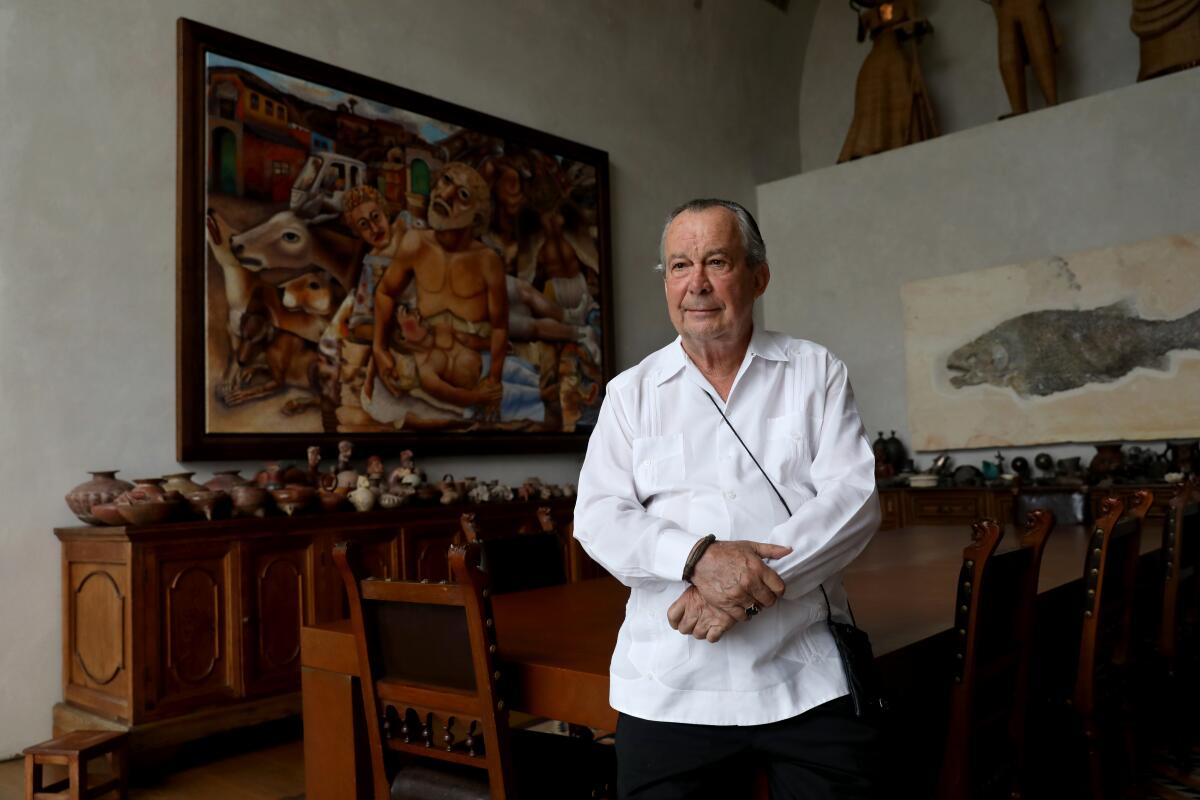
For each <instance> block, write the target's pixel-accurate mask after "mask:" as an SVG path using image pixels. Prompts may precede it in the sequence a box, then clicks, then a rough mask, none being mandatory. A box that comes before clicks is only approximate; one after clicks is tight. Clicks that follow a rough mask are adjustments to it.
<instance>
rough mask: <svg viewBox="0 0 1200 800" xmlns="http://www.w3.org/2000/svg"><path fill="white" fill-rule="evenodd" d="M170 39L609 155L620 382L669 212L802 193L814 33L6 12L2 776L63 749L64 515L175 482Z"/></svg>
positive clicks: (576, 22) (1, 72)
mask: <svg viewBox="0 0 1200 800" xmlns="http://www.w3.org/2000/svg"><path fill="white" fill-rule="evenodd" d="M179 16H186V17H189V18H192V19H196V20H198V21H200V22H204V23H207V24H210V25H214V26H216V27H219V28H224V29H227V30H231V31H234V32H236V33H239V34H242V35H244V36H248V37H250V38H253V39H258V40H260V41H264V42H267V43H270V44H273V45H277V46H280V47H283V48H286V49H289V50H293V51H296V52H300V53H303V54H305V55H308V56H311V57H313V58H316V59H318V60H321V61H325V62H329V63H333V64H337V65H338V66H341V67H345V68H348V69H351V70H354V71H357V72H361V73H364V74H366V75H370V76H373V77H376V78H380V79H382V80H385V81H389V82H392V83H396V84H399V85H402V86H406V87H408V88H411V89H415V90H417V91H420V92H425V93H427V94H433V95H436V96H439V97H443V98H446V99H448V100H451V101H453V102H456V103H459V104H462V105H465V106H468V107H471V108H475V109H479V110H481V111H485V112H488V113H491V114H495V115H497V116H500V117H504V118H508V119H512V120H514V121H517V122H520V123H523V124H526V125H529V126H532V127H534V128H538V129H542V130H545V131H549V132H551V133H554V134H557V135H560V136H564V137H567V138H570V139H575V140H578V141H581V142H584V143H586V144H589V145H592V146H594V147H598V148H601V149H604V150H607V151H608V152H609V154H610V158H611V179H612V211H613V214H612V218H613V231H612V233H613V253H614V264H613V267H614V270H615V277H614V281H613V284H614V290H615V296H614V297H613V303H614V310H615V314H614V322H615V330H616V352H617V366H618V367H619V368H623V367H626V366H629V365H631V364H632V363H634V362H636V361H637V360H639V359H640V358H641V357H642V356H643V355H645V354H646V353H648V352H650V351H651V350H653V349H655V348H657V347H659V346H661V344H662V343H663V342H664V341H666V340H667V339H668V338H669V337H670V335H672V334H671V329H670V327H669V324H668V322H667V320H666V315H665V314H664V313H663V310H662V306H661V304H662V300H661V295H660V294H659V292H660V291H661V289H660V288H659V278H658V277H657V276H656V275H654V274H653V273H652V272H651V271H650V265H651V264H653V263H654V262H655V261H656V260H657V257H656V255H655V248H656V247H657V243H658V226H659V221H660V220H661V219H662V217H663V215H664V214H665V212H666V211H667V210H668V209H669V208H670V207H671V206H672V205H674V204H676V203H678V202H680V200H681V199H683V198H686V197H691V196H695V195H700V194H720V195H724V196H729V197H735V198H740V199H743V200H745V201H747V202H753V199H754V187H755V184H756V183H758V182H761V181H764V180H769V179H773V178H777V177H779V176H781V175H789V174H794V173H795V172H797V171H798V170H799V145H798V135H797V125H798V120H799V118H800V116H799V109H798V104H799V96H800V92H799V79H800V68H801V63H802V58H803V43H804V42H805V41H807V38H808V27H809V24H810V22H811V12H810V11H808V10H805V9H793V11H792V13H790V14H784V13H783V12H781V11H780V10H779V9H777V8H775V7H773V6H771V5H770V4H768V3H760V2H755V3H750V2H745V0H710V2H708V3H703V4H701V3H694V2H692V0H662V2H654V3H636V4H635V3H627V2H623V0H591V1H590V2H589V1H588V0H553V1H551V0H491V1H489V2H485V1H484V0H474V1H472V0H439V2H436V3H430V2H417V0H351V1H350V2H330V1H329V0H288V2H255V3H246V2H238V1H237V0H153V1H151V0H111V2H104V3H79V2H67V0H40V1H39V2H36V3H35V2H29V0H0V108H3V109H4V111H3V112H2V113H0V142H3V147H0V176H3V180H0V209H2V211H0V453H3V454H4V457H3V458H2V459H0V509H2V510H3V513H2V514H0V609H3V610H2V611H0V642H3V643H4V644H3V645H2V646H0V757H4V756H7V755H9V754H13V753H16V752H18V751H19V750H20V749H21V748H22V747H23V746H25V745H28V744H31V743H33V742H35V741H37V740H38V739H40V738H44V737H46V736H48V735H49V733H50V709H51V706H52V704H53V703H55V702H56V701H58V700H59V699H61V694H62V693H61V683H60V680H61V677H60V670H61V666H60V665H61V659H60V655H59V653H60V638H61V619H60V572H59V567H58V558H59V548H58V542H57V540H56V539H55V538H54V537H53V535H52V533H51V529H52V528H53V527H55V526H62V525H70V524H75V521H74V518H73V516H72V515H71V514H70V512H69V511H68V510H67V508H66V506H65V504H64V503H63V500H62V496H63V494H64V493H65V492H66V491H67V490H68V489H69V488H70V487H72V486H74V485H75V484H77V483H79V482H80V481H82V480H84V479H85V478H86V477H87V476H86V475H85V473H84V471H85V470H87V469H100V468H106V467H120V468H121V469H122V472H123V475H124V476H126V477H130V476H140V475H158V474H163V473H164V472H172V471H176V463H175V461H174V430H175V428H174V425H175V421H174V417H175V389H174V370H175V363H174V362H175V356H174V336H175V324H174V314H175V312H174V308H175V304H174V291H175V277H174V270H175V265H174V242H175V212H174V206H175V202H174V201H175V80H176V70H175V56H176V51H175V19H176V17H179ZM748 119H753V120H754V123H755V124H753V125H748V124H746V120H748ZM301 455H302V454H299V453H298V454H297V457H298V458H299V457H300V456H301ZM418 458H419V459H420V460H421V461H422V463H423V465H424V466H425V467H426V468H427V469H428V470H429V472H430V473H432V474H441V473H442V472H446V471H449V472H454V473H456V474H462V473H465V472H469V473H473V474H476V475H479V476H480V477H484V478H492V477H494V478H500V479H503V480H520V479H522V478H524V477H525V476H527V475H530V474H537V475H540V476H541V477H543V478H545V479H548V480H552V481H568V480H571V481H573V480H575V477H576V475H577V472H578V466H579V463H580V457H579V456H576V455H562V456H554V457H539V456H525V455H512V456H495V457H489V458H473V459H437V458H432V457H425V458H422V457H421V454H418ZM189 466H190V467H192V468H195V469H197V470H199V471H200V472H201V473H204V474H206V473H207V472H208V471H209V470H211V469H213V468H214V467H217V466H219V465H213V464H193V465H189ZM242 466H244V465H242Z"/></svg>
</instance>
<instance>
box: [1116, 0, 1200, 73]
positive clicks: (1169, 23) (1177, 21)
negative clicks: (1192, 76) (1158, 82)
mask: <svg viewBox="0 0 1200 800" xmlns="http://www.w3.org/2000/svg"><path fill="white" fill-rule="evenodd" d="M1129 27H1130V28H1131V29H1132V30H1133V32H1134V33H1135V34H1137V37H1138V39H1140V40H1141V42H1142V63H1141V68H1140V69H1139V70H1138V80H1139V81H1144V80H1148V79H1150V78H1157V77H1158V76H1159V75H1166V74H1167V73H1170V72H1178V71H1180V70H1183V69H1188V68H1189V67H1194V66H1196V65H1197V64H1200V0H1133V16H1132V17H1130V20H1129Z"/></svg>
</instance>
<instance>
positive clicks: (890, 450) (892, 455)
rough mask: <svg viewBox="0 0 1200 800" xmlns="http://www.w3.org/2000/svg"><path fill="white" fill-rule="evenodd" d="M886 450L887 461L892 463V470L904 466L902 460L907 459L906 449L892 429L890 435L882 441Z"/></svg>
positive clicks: (894, 470)
mask: <svg viewBox="0 0 1200 800" xmlns="http://www.w3.org/2000/svg"><path fill="white" fill-rule="evenodd" d="M884 446H885V448H886V450H887V462H888V463H889V464H891V465H892V471H893V472H899V471H900V470H901V469H902V468H903V467H904V462H905V461H907V460H908V450H907V449H905V447H904V442H902V441H900V439H899V438H898V437H897V436H896V432H895V431H892V435H891V436H889V437H888V439H887V441H886V442H885V443H884Z"/></svg>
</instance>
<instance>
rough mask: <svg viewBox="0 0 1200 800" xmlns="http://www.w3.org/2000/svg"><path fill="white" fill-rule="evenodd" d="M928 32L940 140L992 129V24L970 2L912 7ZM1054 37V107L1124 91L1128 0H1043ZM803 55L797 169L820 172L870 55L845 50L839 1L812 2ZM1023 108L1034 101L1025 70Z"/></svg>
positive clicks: (849, 45)
mask: <svg viewBox="0 0 1200 800" xmlns="http://www.w3.org/2000/svg"><path fill="white" fill-rule="evenodd" d="M918 5H919V10H920V13H921V14H922V15H923V16H925V17H927V18H928V19H929V21H930V22H931V23H932V24H933V27H934V33H933V35H932V36H929V37H926V38H925V39H924V40H923V41H922V43H921V45H920V48H919V50H920V54H921V66H922V68H923V71H924V74H925V81H926V83H927V84H928V87H929V94H930V97H931V100H932V102H933V110H934V116H935V117H936V118H937V121H938V125H939V126H940V128H941V130H942V132H943V133H953V132H955V131H961V130H965V129H967V128H971V127H974V126H976V125H984V124H987V123H989V122H994V121H995V120H996V119H997V118H998V117H999V116H1000V115H1002V114H1006V113H1008V111H1009V105H1008V98H1007V96H1006V95H1005V93H1004V84H1003V83H1002V82H1001V81H1000V68H999V66H998V62H999V58H998V55H997V52H996V18H995V14H993V12H992V9H991V7H990V6H989V5H987V3H986V2H980V1H979V0H920V2H919V4H918ZM1046 5H1047V7H1049V9H1050V12H1051V16H1052V18H1053V19H1054V22H1055V24H1056V26H1057V28H1058V30H1059V32H1060V35H1061V40H1062V45H1061V48H1060V50H1059V54H1058V59H1057V65H1058V95H1059V99H1060V101H1062V102H1066V101H1070V100H1076V99H1079V98H1081V97H1089V96H1091V95H1094V94H1098V93H1100V92H1104V91H1108V90H1110V89H1116V88H1118V87H1121V86H1128V85H1130V84H1132V83H1133V82H1134V81H1135V79H1136V78H1137V71H1138V40H1137V37H1136V36H1134V34H1133V33H1132V32H1131V31H1130V30H1129V14H1130V5H1129V0H1047V3H1046ZM814 13H815V17H814V20H813V29H812V36H811V37H810V39H809V43H808V47H807V48H806V49H805V53H804V82H803V85H802V86H801V89H800V146H801V155H802V161H803V167H804V170H805V171H806V172H807V171H809V170H813V169H819V168H821V167H826V166H829V165H830V164H833V163H835V162H836V161H837V156H838V152H839V151H840V150H841V149H842V142H843V141H844V140H845V138H846V131H847V130H849V128H850V120H851V119H852V118H853V117H854V84H855V80H856V79H857V77H858V70H859V67H860V66H862V62H863V59H864V58H866V55H867V53H868V52H869V50H870V47H871V43H870V40H868V41H866V42H864V43H862V44H857V45H856V43H855V38H854V36H855V30H856V26H857V24H858V23H857V18H856V17H855V15H854V13H853V12H852V11H851V10H850V8H849V7H848V6H847V4H846V2H845V0H818V2H817V3H816V7H815V9H814ZM1026 72H1027V73H1028V87H1029V100H1030V107H1031V108H1040V107H1041V105H1042V98H1041V94H1040V93H1039V92H1038V89H1037V86H1036V84H1035V82H1034V81H1033V75H1032V73H1030V72H1029V70H1028V69H1027V70H1026Z"/></svg>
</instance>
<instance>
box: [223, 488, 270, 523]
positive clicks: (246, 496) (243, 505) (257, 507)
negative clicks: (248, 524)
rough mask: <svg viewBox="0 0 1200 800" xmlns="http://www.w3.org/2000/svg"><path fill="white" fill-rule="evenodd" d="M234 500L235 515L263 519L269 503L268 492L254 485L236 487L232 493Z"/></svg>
mask: <svg viewBox="0 0 1200 800" xmlns="http://www.w3.org/2000/svg"><path fill="white" fill-rule="evenodd" d="M230 496H231V497H232V498H233V513H234V514H236V515H238V516H243V517H261V516H262V515H263V513H264V511H263V506H264V505H265V504H266V502H267V490H266V489H263V488H262V487H260V486H256V485H255V484H252V483H247V484H245V485H243V486H235V487H233V490H232V491H231V492H230Z"/></svg>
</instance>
